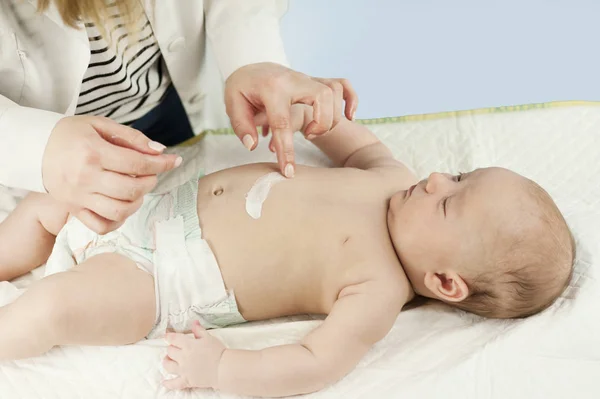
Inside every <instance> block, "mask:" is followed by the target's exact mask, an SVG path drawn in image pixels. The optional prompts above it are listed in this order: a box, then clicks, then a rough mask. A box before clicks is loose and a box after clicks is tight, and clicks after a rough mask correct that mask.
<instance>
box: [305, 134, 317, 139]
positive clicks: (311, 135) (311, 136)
mask: <svg viewBox="0 0 600 399" xmlns="http://www.w3.org/2000/svg"><path fill="white" fill-rule="evenodd" d="M316 138H317V135H316V134H309V135H308V136H306V139H307V140H314V139H316Z"/></svg>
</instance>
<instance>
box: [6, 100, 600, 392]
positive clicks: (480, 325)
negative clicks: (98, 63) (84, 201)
mask: <svg viewBox="0 0 600 399" xmlns="http://www.w3.org/2000/svg"><path fill="white" fill-rule="evenodd" d="M370 128H371V129H372V130H373V131H374V132H375V133H376V134H377V135H378V136H379V137H380V138H381V139H382V140H384V141H385V142H386V144H388V145H389V146H390V147H391V148H392V149H393V151H394V153H395V154H396V155H397V156H398V157H399V158H400V159H403V160H404V161H405V162H407V163H409V164H410V165H411V166H412V167H414V169H415V170H416V171H417V173H418V174H419V175H421V176H425V175H426V174H427V173H429V172H430V171H433V170H442V171H450V172H456V171H468V170H470V169H472V168H474V167H478V166H486V165H500V166H505V167H510V168H512V169H514V170H516V171H518V172H521V173H523V174H525V175H527V176H529V177H531V178H533V179H535V180H536V181H538V182H539V183H540V184H542V185H543V186H544V187H545V188H546V189H548V190H549V191H550V193H551V194H552V195H553V196H554V197H555V198H556V200H557V203H558V204H559V206H560V207H561V209H562V210H563V212H564V213H565V214H566V216H567V219H568V222H569V223H570V224H571V226H572V228H573V230H574V233H575V236H576V239H577V243H578V261H577V266H576V273H575V276H574V279H573V282H572V284H571V286H570V289H569V290H568V291H567V293H566V294H565V295H564V297H563V298H561V299H560V300H559V301H558V302H557V303H556V304H555V306H553V307H552V308H550V309H549V310H547V311H545V312H544V313H542V314H540V315H537V316H534V317H531V318H529V319H526V320H519V321H498V320H483V319H480V318H477V317H475V316H472V315H468V314H465V313H461V312H458V311H455V310H452V309H450V308H448V307H446V306H443V305H439V304H430V305H426V306H424V307H421V308H417V309H412V310H408V311H405V312H403V313H402V314H401V315H400V317H399V318H398V320H397V322H396V324H395V326H394V328H393V330H392V331H391V332H390V334H389V335H388V336H387V337H386V338H385V339H384V340H383V341H382V342H380V343H379V344H378V345H376V347H375V348H374V349H373V350H371V351H370V352H369V353H368V355H367V356H366V357H365V358H364V359H363V361H362V362H361V363H360V365H359V366H358V367H357V368H356V370H354V371H353V372H352V373H351V374H349V375H348V376H347V377H346V378H344V379H343V380H342V381H340V382H339V383H337V384H335V385H333V386H332V387H330V388H328V389H326V390H323V391H321V392H319V393H316V394H314V395H311V397H315V398H327V399H329V398H340V397H343V398H419V399H421V398H440V397H444V398H447V399H450V398H477V399H480V398H498V399H500V398H527V399H530V398H549V399H554V398H556V399H558V398H567V397H576V398H598V397H600V386H599V385H598V383H597V378H598V376H600V317H599V316H600V289H599V288H600V287H599V285H600V283H599V282H598V271H599V270H600V177H599V176H600V162H599V161H598V158H599V157H598V155H599V154H600V135H599V134H598V131H600V107H598V106H592V105H590V106H577V107H568V108H550V109H539V110H531V111H526V112H511V113H491V114H475V113H473V114H466V115H461V116H452V115H451V116H449V117H447V118H442V119H435V120H428V121H411V122H402V123H382V124H374V125H370ZM263 144H266V143H263ZM297 149H298V155H299V156H298V158H299V159H300V160H302V161H303V163H307V164H312V165H325V164H327V160H326V158H325V157H324V156H323V155H322V154H320V153H319V152H318V151H316V150H314V149H313V148H312V147H311V146H310V144H307V143H306V142H304V141H302V140H301V139H299V140H298V142H297ZM181 152H182V153H183V155H184V157H185V159H186V162H185V163H184V169H183V170H184V172H187V173H193V171H194V170H195V169H196V168H198V167H204V168H205V169H206V171H207V172H210V171H214V170H218V169H221V168H224V167H227V166H233V165H236V164H241V163H246V162H256V161H258V160H260V161H263V160H273V159H274V158H273V156H272V154H270V153H269V152H268V150H267V149H266V145H262V146H261V147H260V148H259V149H258V150H257V151H256V152H255V153H253V154H249V153H247V152H246V150H245V149H244V148H243V147H242V146H241V145H240V144H239V142H238V141H237V139H236V138H235V137H232V136H209V137H207V138H206V140H205V141H204V142H203V143H201V144H200V145H198V146H195V147H192V148H186V149H182V150H181ZM192 159H195V160H196V161H191V160H192ZM179 173H181V171H179ZM183 174H185V173H183ZM174 180H177V179H169V180H166V181H164V182H163V183H162V185H163V186H162V187H163V188H166V186H167V185H170V184H174V183H173V181H174ZM12 194H13V193H10V194H8V193H6V192H5V191H0V207H2V209H0V211H5V212H6V211H7V210H8V209H9V208H10V207H12V206H14V201H13V195H12ZM1 217H2V215H1V214H0V218H1ZM36 273H38V275H39V273H40V271H36ZM33 278H35V276H32V275H29V276H26V277H25V278H24V279H22V280H21V281H20V282H19V283H20V284H21V285H26V284H27V282H28V281H30V280H32V279H33ZM12 288H13V287H12V286H9V285H8V283H4V285H1V284H0V302H1V300H2V297H3V296H4V297H7V296H8V295H10V292H9V291H10V290H11V289H12ZM283 321H285V322H283ZM318 323H320V321H319V320H306V319H303V318H298V317H296V318H288V319H285V320H279V321H268V322H264V323H255V324H251V325H244V326H241V327H235V328H228V329H222V330H218V331H214V332H213V333H214V334H215V335H217V336H219V337H220V338H222V339H223V340H224V341H225V342H226V343H227V344H228V345H230V346H232V347H240V348H250V349H252V348H261V347H265V346H269V345H275V344H280V343H288V342H293V341H294V340H297V339H298V338H299V337H301V336H303V335H304V334H305V333H306V332H308V331H310V330H311V329H312V328H314V327H315V326H316V325H318ZM0 328H10V326H0ZM40 333H43V328H41V329H40ZM164 348H165V345H164V343H163V342H162V341H161V340H154V341H145V342H141V343H139V344H136V345H130V346H126V347H105V348H91V347H68V348H56V349H54V350H52V351H51V352H50V353H48V354H47V355H45V356H42V357H40V358H36V359H32V360H26V361H18V362H10V363H4V364H2V365H0V398H44V399H51V398H61V399H65V398H90V399H91V398H117V397H119V398H146V397H148V398H149V397H155V398H212V397H228V396H227V395H219V394H217V393H214V392H210V391H201V390H196V391H184V392H167V391H165V390H163V389H162V388H161V387H160V385H159V382H160V380H161V378H162V375H161V371H160V368H159V362H160V359H161V357H162V356H163V354H164V351H165V349H164Z"/></svg>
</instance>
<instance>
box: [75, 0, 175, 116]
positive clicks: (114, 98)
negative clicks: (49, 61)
mask: <svg viewBox="0 0 600 399" xmlns="http://www.w3.org/2000/svg"><path fill="white" fill-rule="evenodd" d="M109 15H110V17H109V18H107V19H106V23H105V24H104V32H106V36H108V37H109V38H110V39H109V40H106V39H105V37H103V36H102V35H101V31H100V30H99V29H98V28H97V27H96V26H94V25H93V24H91V23H86V24H85V28H86V30H87V34H88V38H89V41H90V50H91V58H90V64H89V65H88V68H87V70H86V72H85V75H84V78H83V82H82V85H81V91H80V93H79V99H78V101H77V109H76V111H75V114H77V115H81V114H86V115H97V116H106V117H110V118H111V119H114V120H115V121H117V122H119V123H125V124H127V123H131V122H133V121H135V120H136V119H138V118H140V117H142V116H143V115H144V114H146V113H147V112H148V111H150V110H151V109H152V108H154V107H155V106H156V105H158V104H159V103H160V101H161V100H162V97H163V96H164V94H165V93H166V91H167V88H168V87H169V85H170V83H171V79H170V77H169V74H168V71H167V68H166V66H165V65H164V62H163V59H162V55H161V53H160V49H159V47H158V43H157V42H156V39H155V37H154V33H153V31H152V27H151V26H150V22H149V21H148V18H147V16H146V14H145V13H144V12H142V13H141V15H140V16H139V18H135V21H136V24H135V29H134V31H133V32H131V33H128V31H127V28H126V26H125V25H124V23H123V20H122V18H121V17H120V15H119V14H118V8H117V7H116V6H115V5H114V3H113V5H112V6H110V8H109Z"/></svg>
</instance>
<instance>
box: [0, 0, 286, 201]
mask: <svg viewBox="0 0 600 399" xmlns="http://www.w3.org/2000/svg"><path fill="white" fill-rule="evenodd" d="M10 1H12V0H9V2H4V0H2V3H4V5H2V6H1V7H0V184H2V185H6V186H10V187H18V188H24V189H28V190H33V191H45V189H44V186H43V183H42V156H43V153H44V150H45V147H46V142H47V140H48V137H49V135H50V132H51V130H52V128H53V127H54V125H55V124H56V123H57V122H58V120H59V119H61V118H62V117H64V116H65V115H73V113H74V112H75V107H76V106H77V97H78V94H79V91H80V86H81V81H82V79H83V76H84V73H85V71H86V69H87V66H88V63H89V60H90V47H89V42H88V38H87V34H86V31H85V29H83V28H80V29H73V28H70V27H68V26H65V25H64V24H63V22H62V20H61V18H60V16H59V14H58V13H57V11H56V9H55V8H53V7H52V6H51V8H50V9H49V10H47V11H46V12H45V13H43V14H41V15H39V14H38V15H37V16H36V15H34V11H35V9H36V2H35V0H28V2H27V1H14V3H15V4H16V5H17V6H18V7H20V9H19V10H21V11H22V10H23V9H22V8H23V7H27V8H30V9H26V10H25V11H26V12H27V13H28V14H31V15H32V18H36V20H35V21H34V22H35V29H36V30H37V31H38V32H36V33H37V34H34V35H32V34H31V33H30V31H27V29H26V28H24V27H23V24H19V23H18V21H17V20H16V19H15V18H14V15H13V14H12V13H10V9H9V6H7V5H6V4H7V3H10ZM142 3H143V5H144V10H145V12H146V14H147V16H148V19H149V21H150V24H151V25H152V28H153V30H154V34H155V36H156V40H157V41H158V44H159V47H160V49H161V52H162V54H163V57H164V60H165V63H166V65H167V67H168V70H169V74H170V76H171V79H172V81H173V85H174V86H175V88H176V89H177V92H178V93H179V95H180V96H181V99H182V102H183V104H184V107H185V109H186V111H187V113H188V116H189V118H190V122H191V124H192V127H193V128H194V131H195V132H200V131H202V130H204V129H207V128H215V127H222V126H223V125H226V124H227V123H228V120H227V119H226V117H225V115H224V105H223V87H222V86H223V84H222V82H223V80H224V79H226V78H227V77H228V76H229V75H230V74H231V73H232V72H233V71H235V70H236V69H237V68H239V67H241V66H243V65H248V64H252V63H255V62H265V61H270V62H277V63H280V64H284V65H287V59H286V56H285V52H284V49H283V43H282V40H281V36H280V32H279V19H280V17H281V16H282V15H283V13H284V12H285V11H286V9H287V1H285V0H271V1H269V0H242V1H240V0H204V1H202V0H176V1H172V0H142ZM207 38H208V39H209V40H207ZM207 47H208V48H207ZM210 49H212V51H210ZM213 58H214V59H216V62H215V60H214V59H213ZM219 70H220V72H221V76H219V73H218V71H219ZM221 78H222V79H221Z"/></svg>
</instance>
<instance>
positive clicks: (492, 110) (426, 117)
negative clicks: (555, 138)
mask: <svg viewBox="0 0 600 399" xmlns="http://www.w3.org/2000/svg"><path fill="white" fill-rule="evenodd" d="M577 106H595V107H598V106H600V101H551V102H547V103H534V104H523V105H508V106H503V107H489V108H476V109H470V110H464V111H449V112H436V113H431V114H417V115H405V116H391V117H385V118H373V119H357V120H356V122H357V123H360V124H363V125H378V124H384V123H402V122H421V121H430V120H436V119H444V118H456V117H459V116H467V115H482V114H496V113H509V112H523V111H531V110H538V109H547V108H562V107H577ZM207 134H212V135H228V134H234V132H233V129H231V128H223V129H211V130H205V131H203V132H202V133H200V134H199V135H197V136H196V137H194V138H191V139H189V140H187V141H186V142H184V143H182V144H180V145H181V146H190V145H193V144H195V143H197V142H198V141H200V140H202V138H204V136H206V135H207Z"/></svg>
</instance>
